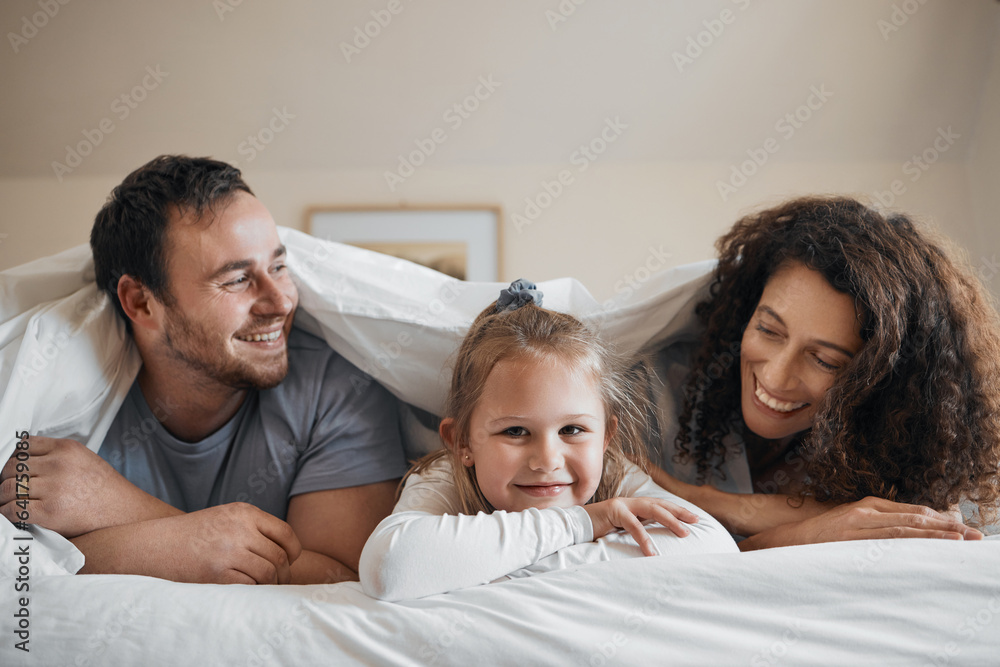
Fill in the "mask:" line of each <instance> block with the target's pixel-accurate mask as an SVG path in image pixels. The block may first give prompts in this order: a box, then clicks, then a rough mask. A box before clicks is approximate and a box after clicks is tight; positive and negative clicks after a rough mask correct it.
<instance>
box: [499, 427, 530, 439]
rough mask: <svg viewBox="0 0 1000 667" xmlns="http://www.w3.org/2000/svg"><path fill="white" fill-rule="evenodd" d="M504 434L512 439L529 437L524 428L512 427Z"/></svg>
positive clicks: (506, 429)
mask: <svg viewBox="0 0 1000 667" xmlns="http://www.w3.org/2000/svg"><path fill="white" fill-rule="evenodd" d="M503 434H504V435H507V436H510V437H512V438H522V437H524V436H526V435H528V431H527V429H525V428H524V427H523V426H511V427H510V428H505V429H504V430H503Z"/></svg>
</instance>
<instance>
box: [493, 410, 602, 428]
mask: <svg viewBox="0 0 1000 667" xmlns="http://www.w3.org/2000/svg"><path fill="white" fill-rule="evenodd" d="M583 418H589V419H595V420H596V419H598V417H597V416H596V415H592V414H590V413H589V412H580V413H577V414H573V415H562V416H560V417H557V418H556V421H573V420H575V419H583ZM530 419H531V417H528V416H526V415H504V416H502V417H497V418H496V419H491V420H490V421H488V422H486V426H487V427H490V426H494V425H497V424H502V423H504V422H526V421H529V420H530Z"/></svg>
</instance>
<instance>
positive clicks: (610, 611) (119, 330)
mask: <svg viewBox="0 0 1000 667" xmlns="http://www.w3.org/2000/svg"><path fill="white" fill-rule="evenodd" d="M280 232H281V236H282V239H283V240H284V242H285V244H286V246H287V247H288V249H289V266H290V268H291V269H292V271H293V274H294V275H295V277H296V281H297V284H298V286H299V291H300V304H301V306H300V315H299V316H298V317H297V322H298V324H299V325H300V326H304V327H306V328H308V329H310V330H312V331H314V332H315V333H317V334H319V335H322V336H324V337H325V338H326V339H327V341H329V343H330V344H331V345H332V346H333V347H334V348H335V349H336V350H337V351H338V352H340V353H341V354H343V355H344V356H345V357H346V358H347V359H349V360H350V361H351V362H353V363H354V364H355V365H357V366H358V367H360V368H362V369H363V370H365V371H366V372H368V373H370V374H371V375H372V376H373V377H375V378H376V379H377V380H378V381H380V382H382V383H383V384H385V385H386V386H387V387H389V388H390V389H391V390H392V391H393V392H394V393H395V394H397V395H398V396H400V397H401V398H402V399H403V400H406V401H408V402H410V403H412V404H414V405H417V406H419V407H422V408H424V409H427V410H430V411H435V412H436V411H440V408H441V404H442V402H443V398H444V395H445V392H446V387H447V379H448V376H449V372H450V371H449V368H448V361H449V358H450V356H451V355H452V354H453V352H454V350H455V349H456V347H457V345H458V343H459V341H460V340H461V338H462V336H463V335H464V332H465V329H466V328H467V326H468V323H469V322H470V321H471V320H472V318H473V317H474V316H475V315H476V314H477V313H478V312H479V311H480V310H482V309H483V308H484V307H485V306H486V304H488V303H489V302H490V301H491V300H492V299H495V298H496V295H497V292H498V290H499V289H500V287H501V285H499V284H483V283H462V282H459V281H455V280H453V279H450V278H447V277H446V276H443V275H441V274H438V273H436V272H433V271H430V270H428V269H424V268H422V267H418V266H416V265H413V264H409V263H407V262H403V261H399V260H393V259H389V258H385V257H383V256H380V255H376V254H374V253H369V252H367V251H363V250H359V249H355V248H350V247H347V246H341V245H337V244H331V243H326V242H322V241H318V240H316V239H314V238H312V237H310V236H307V235H305V234H302V233H300V232H296V231H294V230H288V229H281V230H280ZM710 268H711V263H708V262H706V263H702V264H698V265H691V266H687V267H681V268H679V269H674V270H671V271H664V272H661V273H659V274H656V275H653V276H652V277H651V279H650V280H649V281H647V282H646V283H645V284H644V285H642V286H641V287H640V288H639V289H638V290H637V291H635V292H630V293H625V294H619V295H618V296H617V298H616V299H614V300H611V301H609V302H606V303H597V302H596V301H595V300H594V299H593V298H592V297H591V296H590V295H589V294H588V293H587V292H586V290H585V289H583V287H582V286H580V285H579V283H577V282H575V281H572V280H568V279H563V280H555V281H549V282H545V283H542V284H541V288H542V290H543V291H544V292H545V294H546V297H545V298H546V301H545V303H546V305H547V306H548V307H551V308H554V309H557V310H564V311H567V312H571V313H574V314H576V315H577V316H579V317H581V318H582V319H584V320H585V321H588V322H590V323H592V324H594V325H596V326H599V327H600V328H601V329H602V331H603V332H604V333H605V334H606V335H607V336H608V338H609V339H611V340H614V341H615V342H616V343H617V344H618V345H619V346H620V347H621V348H622V349H623V350H624V351H627V352H631V351H635V350H638V349H640V348H642V347H644V346H649V345H654V344H657V343H658V342H660V341H665V340H667V339H670V338H671V337H675V336H683V335H686V325H687V324H688V323H689V322H690V310H691V307H692V305H693V303H694V301H695V300H696V299H697V297H698V296H700V295H701V294H702V293H703V289H704V287H705V284H706V272H707V271H708V270H709V269H710ZM525 277H527V278H531V276H525ZM138 364H139V360H138V355H137V353H136V352H135V350H134V348H133V346H132V345H131V342H130V341H129V340H128V338H127V337H126V336H125V334H124V327H123V326H122V325H121V323H120V322H119V321H118V320H117V317H116V315H115V314H114V313H113V311H112V308H111V306H110V304H109V303H108V301H107V300H106V299H105V298H104V297H102V296H100V295H99V293H98V291H97V289H96V286H95V285H94V283H93V277H92V269H91V262H90V253H89V249H88V248H86V247H80V248H75V249H73V250H70V251H67V252H65V253H62V254H60V255H57V256H55V257H52V258H48V259H46V260H41V261H39V262H34V263H31V264H28V265H25V266H23V267H19V268H17V269H13V270H10V271H6V272H3V274H2V279H0V386H4V387H5V389H4V393H3V397H2V399H0V424H3V425H4V428H6V429H8V433H7V437H5V438H2V439H0V458H2V459H6V458H7V457H8V456H9V455H10V453H11V452H12V451H13V447H14V443H15V440H14V439H13V438H12V437H11V436H13V434H14V432H15V430H16V431H22V430H27V431H30V432H31V433H38V434H42V435H50V436H57V437H73V438H76V439H78V440H80V441H81V442H84V443H85V444H87V445H88V446H89V447H91V448H92V449H95V450H96V449H97V448H98V447H99V444H100V441H101V439H102V437H103V434H104V433H105V432H106V430H107V428H108V426H109V424H110V421H111V420H112V419H113V417H114V414H115V412H116V411H117V408H118V406H119V405H120V403H121V401H122V400H123V398H124V396H125V393H126V392H127V390H128V388H129V386H130V385H131V382H132V380H133V378H134V377H135V374H136V372H137V371H138ZM31 535H32V538H33V539H32V540H31V541H26V540H19V541H18V540H16V539H15V538H17V537H25V534H23V533H18V532H17V531H15V530H14V529H13V527H12V526H11V525H10V524H8V523H7V522H6V521H0V549H2V557H0V591H3V593H2V594H0V618H2V619H3V621H2V622H0V665H22V664H23V665H88V664H89V665H150V664H205V665H244V664H245V665H271V664H277V665H314V664H585V665H586V664H589V665H605V664H706V665H717V664H749V665H777V664H792V665H800V664H817V665H826V664H873V665H887V664H899V665H923V664H928V665H957V664H962V665H965V664H978V665H988V664H994V665H995V664H1000V657H998V656H1000V540H997V539H990V540H986V541H984V542H978V543H952V542H938V541H930V540H899V541H895V542H883V541H874V542H853V543H840V544H828V545H816V546H807V547H791V548H785V549H772V550H767V551H762V552H757V553H751V554H719V555H709V556H706V555H702V556H697V557H677V558H637V559H634V560H627V561H616V562H611V563H595V564H590V565H581V566H577V567H574V568H572V569H567V570H562V571H557V572H550V573H544V574H538V575H536V576H533V577H530V578H525V579H515V580H511V581H506V582H502V583H496V584H491V585H488V586H481V587H476V588H472V589H467V590H463V591H458V592H455V593H450V594H446V595H437V596H431V597H428V598H424V599H421V600H417V601H412V602H406V603H386V602H377V601H375V600H373V599H371V598H368V597H366V596H365V595H364V594H363V593H362V592H361V589H360V586H359V585H358V584H350V583H345V584H336V585H330V586H300V587H294V586H286V587H277V586H274V587H268V586H259V587H241V586H208V585H192V584H177V583H173V582H167V581H162V580H158V579H153V578H146V577H136V576H83V575H76V576H71V575H70V574H68V573H72V572H76V571H77V570H78V569H79V567H80V566H81V565H82V562H83V561H82V554H80V553H79V551H77V550H76V549H75V548H74V547H73V546H72V545H71V544H70V543H69V542H67V541H66V540H63V539H62V538H61V537H59V536H58V535H56V534H54V533H51V532H50V531H46V530H40V529H34V530H33V531H32V532H31ZM25 544H28V545H29V547H28V549H29V551H30V558H28V563H27V565H23V564H22V563H20V562H19V559H18V557H17V555H16V554H17V553H18V551H17V550H18V549H21V550H22V553H23V549H25V546H24V545H25ZM22 560H23V558H22ZM23 567H27V572H25V571H24V570H23V569H22V568H23ZM23 610H27V612H24V611H23ZM15 614H20V615H21V617H20V618H18V617H15ZM25 614H27V620H26V621H25V620H24V618H25ZM24 623H27V629H26V630H24V629H22V630H21V632H26V633H27V636H28V637H29V639H28V643H27V644H22V646H23V647H26V648H29V649H30V652H24V651H22V650H19V649H18V648H16V645H17V643H18V642H20V641H23V635H22V636H18V634H16V631H18V630H19V627H20V626H21V625H23V624H24Z"/></svg>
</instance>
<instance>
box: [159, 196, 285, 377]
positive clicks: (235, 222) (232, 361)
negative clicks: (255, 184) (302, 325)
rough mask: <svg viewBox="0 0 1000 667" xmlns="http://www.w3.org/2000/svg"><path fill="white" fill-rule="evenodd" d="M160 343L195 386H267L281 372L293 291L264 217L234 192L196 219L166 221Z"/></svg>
mask: <svg viewBox="0 0 1000 667" xmlns="http://www.w3.org/2000/svg"><path fill="white" fill-rule="evenodd" d="M165 255H166V268H167V284H168V289H169V291H170V295H171V297H173V303H172V304H171V305H164V306H163V308H164V311H163V321H162V327H161V333H162V336H161V344H162V345H164V346H166V348H167V355H168V356H169V357H170V358H172V359H173V360H174V361H175V362H177V363H178V364H180V365H181V367H182V368H183V369H185V370H186V371H189V372H191V374H192V375H193V376H194V377H195V381H201V382H202V383H203V384H212V383H217V384H221V385H224V386H227V387H231V388H236V389H249V388H257V389H268V388H271V387H274V386H276V385H277V384H278V383H280V382H281V380H282V379H284V377H285V375H286V374H287V372H288V346H287V341H288V332H289V331H290V330H291V328H292V315H293V314H294V312H295V307H296V305H297V304H298V292H297V291H296V289H295V285H294V284H293V283H292V279H291V278H290V277H289V275H288V269H287V268H286V267H285V248H284V246H283V245H282V244H281V241H280V239H279V238H278V230H277V228H276V227H275V224H274V220H273V219H272V218H271V214H270V213H269V212H268V210H267V209H266V208H265V207H264V205H263V204H261V203H260V202H259V201H258V200H257V198H256V197H254V196H253V195H250V194H248V193H246V192H242V191H238V192H236V193H235V195H233V197H232V199H231V200H230V201H229V202H228V203H227V204H226V205H225V207H224V208H223V209H222V210H220V211H218V212H217V216H216V217H215V219H214V220H212V219H211V213H209V214H207V215H206V216H204V217H203V219H201V220H195V219H194V216H193V215H191V214H188V215H184V216H180V215H176V216H175V217H172V218H171V220H170V223H169V226H168V228H167V235H166V245H165Z"/></svg>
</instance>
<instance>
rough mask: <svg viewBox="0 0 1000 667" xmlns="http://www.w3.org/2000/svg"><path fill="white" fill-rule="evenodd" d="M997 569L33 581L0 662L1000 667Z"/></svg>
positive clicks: (742, 559) (896, 562)
mask: <svg viewBox="0 0 1000 667" xmlns="http://www.w3.org/2000/svg"><path fill="white" fill-rule="evenodd" d="M998 565H1000V540H998V539H997V538H991V539H989V540H986V541H983V542H978V543H973V542H968V543H953V542H944V541H933V540H896V541H869V542H844V543H834V544H824V545H810V546H801V547H787V548H782V549H770V550H765V551H759V552H753V553H747V554H718V555H701V556H696V557H682V558H674V559H668V558H662V557H661V558H637V559H635V560H629V561H617V562H612V563H597V564H592V565H586V566H582V567H579V568H575V569H572V570H563V571H557V572H551V573H547V574H541V575H537V576H534V577H531V578H529V579H515V580H511V581H506V582H501V583H496V584H489V585H486V586H480V587H476V588H471V589H466V590H463V591H458V592H454V593H448V594H444V595H436V596H432V597H428V598H424V599H421V600H415V601H410V602H403V603H389V602H379V601H376V600H373V599H372V598H369V597H367V596H365V595H364V594H363V593H362V592H361V588H360V585H359V584H356V583H343V584H335V585H328V586H284V587H281V586H256V587H255V586H210V585H194V584H178V583H173V582H168V581H163V580H159V579H154V578H148V577H138V576H119V575H111V576H85V575H78V576H39V577H36V578H34V579H33V580H32V582H31V594H32V599H31V630H30V631H31V640H30V644H29V647H30V649H31V652H30V653H27V654H25V653H22V652H21V651H17V650H14V649H13V647H12V644H13V641H12V639H11V638H12V637H13V635H12V634H11V632H10V629H9V626H10V616H11V614H10V613H9V612H8V609H7V605H6V603H5V605H4V607H5V608H4V609H2V610H0V611H2V612H3V613H2V616H3V618H4V622H3V624H2V625H3V626H5V627H4V628H3V630H2V633H0V636H2V637H3V640H2V641H3V643H2V645H0V664H3V665H11V666H13V665H25V666H28V665H31V666H37V665H81V666H82V665H129V666H133V665H190V664H198V665H248V666H253V665H289V666H293V665H294V666H302V665H319V664H324V665H347V664H364V665H434V664H438V665H537V664H548V665H570V664H573V665H598V666H599V665H612V664H617V665H637V664H657V665H751V666H752V667H758V666H764V665H768V666H770V665H881V666H885V665H907V666H911V665H918V666H919V665H996V664H997V661H998V660H1000V568H998V567H997V566H998ZM10 583H11V582H10V581H9V580H2V581H0V587H2V590H5V591H9V590H11V588H10ZM4 599H6V596H5V598H4Z"/></svg>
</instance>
